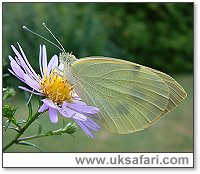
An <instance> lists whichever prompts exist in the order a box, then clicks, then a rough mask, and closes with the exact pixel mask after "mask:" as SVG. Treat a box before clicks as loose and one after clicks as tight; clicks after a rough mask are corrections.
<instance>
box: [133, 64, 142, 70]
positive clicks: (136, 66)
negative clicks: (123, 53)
mask: <svg viewBox="0 0 200 174" xmlns="http://www.w3.org/2000/svg"><path fill="white" fill-rule="evenodd" d="M133 68H134V69H135V70H140V69H141V67H140V66H138V65H134V66H133Z"/></svg>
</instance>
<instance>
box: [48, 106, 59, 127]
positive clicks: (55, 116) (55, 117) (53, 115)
mask: <svg viewBox="0 0 200 174" xmlns="http://www.w3.org/2000/svg"><path fill="white" fill-rule="evenodd" d="M49 118H50V120H51V122H52V123H54V124H55V123H57V122H58V114H57V112H56V109H53V108H51V107H50V108H49Z"/></svg>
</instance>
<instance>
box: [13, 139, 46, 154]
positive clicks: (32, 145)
mask: <svg viewBox="0 0 200 174" xmlns="http://www.w3.org/2000/svg"><path fill="white" fill-rule="evenodd" d="M16 144H20V145H25V146H31V147H34V148H36V149H38V150H39V151H41V152H43V150H42V149H41V148H40V147H38V146H36V145H35V144H33V143H30V142H27V141H19V142H17V143H16Z"/></svg>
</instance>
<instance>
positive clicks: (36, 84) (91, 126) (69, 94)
mask: <svg viewBox="0 0 200 174" xmlns="http://www.w3.org/2000/svg"><path fill="white" fill-rule="evenodd" d="M17 44H18V46H19V51H18V50H17V49H16V48H15V47H14V46H13V45H11V48H12V50H13V51H14V53H15V59H13V58H12V57H11V56H10V55H9V56H8V57H9V60H10V65H11V69H8V70H9V72H10V73H11V74H13V75H14V76H15V77H17V78H18V79H19V80H21V81H22V82H24V83H25V84H27V85H28V86H29V87H30V89H28V88H26V87H23V86H19V88H20V89H22V90H25V91H28V92H30V93H33V94H36V95H40V96H44V99H43V100H42V101H43V105H42V106H41V107H40V108H39V110H38V112H44V111H45V110H48V111H49V118H50V120H51V122H52V123H57V122H58V114H57V112H59V113H60V114H61V115H63V116H64V117H67V118H72V119H73V120H74V121H75V122H76V123H77V124H78V125H79V126H80V127H81V128H82V129H83V131H84V132H85V133H86V134H87V135H88V136H90V137H93V138H94V134H93V132H92V131H99V129H100V127H99V125H98V124H97V123H95V122H94V121H93V120H92V119H91V118H90V117H93V115H94V114H96V113H98V112H99V109H98V108H96V107H93V106H88V105H87V104H86V103H84V102H83V101H81V98H80V97H78V96H77V95H76V93H75V91H74V88H73V86H72V85H70V84H68V83H67V80H65V79H63V78H62V76H61V75H59V72H58V69H59V70H61V71H62V69H63V64H60V65H58V56H57V55H54V56H53V57H52V58H51V60H50V61H49V63H48V64H47V52H46V47H45V45H40V53H39V66H40V72H41V76H39V75H37V74H36V72H35V71H34V70H33V68H32V67H31V65H30V64H29V62H28V60H27V58H26V56H25V54H24V52H23V50H22V48H21V46H20V44H19V43H17ZM93 118H95V117H93Z"/></svg>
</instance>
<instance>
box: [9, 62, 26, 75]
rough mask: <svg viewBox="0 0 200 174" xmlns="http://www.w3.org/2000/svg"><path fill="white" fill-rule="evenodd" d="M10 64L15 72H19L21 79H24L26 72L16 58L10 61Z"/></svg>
mask: <svg viewBox="0 0 200 174" xmlns="http://www.w3.org/2000/svg"><path fill="white" fill-rule="evenodd" d="M10 66H11V68H12V70H13V71H14V72H15V74H17V75H18V76H19V77H20V78H21V79H24V75H25V73H24V71H23V70H22V69H21V67H20V66H19V65H18V64H17V62H16V61H15V60H12V61H11V62H10Z"/></svg>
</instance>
